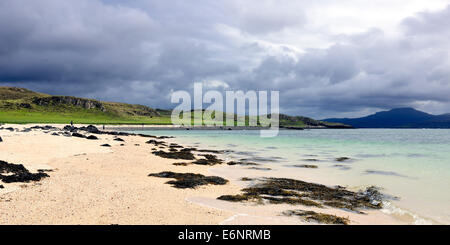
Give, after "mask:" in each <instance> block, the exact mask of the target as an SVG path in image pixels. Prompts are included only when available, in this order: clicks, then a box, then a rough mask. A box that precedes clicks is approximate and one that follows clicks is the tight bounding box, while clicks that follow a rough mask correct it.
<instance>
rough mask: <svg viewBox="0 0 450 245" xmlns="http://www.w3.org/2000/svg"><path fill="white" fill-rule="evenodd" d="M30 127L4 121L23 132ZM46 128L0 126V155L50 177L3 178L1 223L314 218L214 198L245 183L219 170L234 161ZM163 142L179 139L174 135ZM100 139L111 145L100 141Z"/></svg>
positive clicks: (367, 219)
mask: <svg viewBox="0 0 450 245" xmlns="http://www.w3.org/2000/svg"><path fill="white" fill-rule="evenodd" d="M35 125H36V124H33V125H12V124H8V125H2V127H4V128H6V127H13V128H17V129H19V130H22V129H24V128H27V127H31V126H35ZM40 126H42V125H40ZM52 126H54V127H59V128H62V127H63V126H64V125H52ZM76 126H77V127H79V126H80V125H76ZM99 129H101V127H99ZM45 131H46V130H32V131H30V132H16V131H5V130H1V131H0V136H1V137H2V138H3V142H1V143H0V149H1V150H0V160H3V161H7V162H10V163H14V164H23V165H24V166H25V167H26V168H27V169H29V170H30V171H32V172H35V171H37V170H38V169H51V170H53V171H52V172H48V174H49V175H50V177H48V178H44V179H42V180H41V181H38V182H30V183H11V184H4V183H2V185H3V186H4V187H5V188H3V189H0V207H1V208H0V210H2V211H1V212H0V222H1V223H2V224H314V223H307V222H303V221H301V220H299V219H297V218H295V217H284V216H283V217H282V216H280V215H279V213H280V212H282V211H283V210H286V209H293V208H298V207H297V205H296V207H293V205H286V204H281V205H273V204H270V205H254V204H242V203H230V202H226V201H221V200H217V197H218V196H221V195H234V194H237V193H240V190H241V189H242V188H243V187H245V183H242V182H241V181H239V180H238V179H236V178H237V177H236V178H234V177H233V176H226V175H225V174H223V171H222V173H221V170H222V169H226V168H230V167H233V169H234V171H235V172H236V173H239V166H227V165H215V166H208V165H194V164H191V165H188V166H174V165H173V163H174V162H179V160H175V159H167V158H161V157H159V156H156V155H154V154H151V149H152V148H154V146H151V145H148V144H146V143H145V142H146V141H148V140H149V138H146V137H142V136H137V135H129V136H125V135H123V136H120V138H122V139H123V140H124V142H120V141H115V140H114V138H115V137H116V136H114V135H107V134H100V135H97V136H98V138H99V139H98V140H87V139H85V138H76V137H64V136H61V135H59V136H56V135H51V131H48V133H45ZM86 135H90V134H89V133H87V134H86ZM158 141H159V139H158ZM163 141H166V142H173V143H176V142H177V140H176V138H174V139H164V140H163ZM105 143H107V144H110V145H111V147H102V146H101V145H102V144H105ZM121 144H124V145H123V146H121ZM137 144H138V145H137ZM18 149H21V150H20V151H18ZM199 154H200V153H198V152H197V153H196V156H198V155H199ZM162 171H173V172H177V173H196V174H202V175H205V176H211V175H215V176H219V177H223V178H225V179H227V180H229V181H230V182H228V183H227V184H225V185H202V186H198V187H196V188H195V189H189V188H188V189H177V188H174V187H172V186H171V185H168V184H166V182H167V181H168V179H165V178H155V177H149V176H148V174H150V173H158V172H162ZM248 173H249V172H248V171H245V174H247V175H248ZM301 208H302V209H305V210H316V211H320V212H323V213H329V214H337V215H340V216H345V217H348V218H349V219H350V221H351V222H350V224H404V223H405V222H403V221H400V220H397V219H394V218H393V217H392V216H389V215H386V214H384V213H382V212H381V211H379V210H369V211H368V212H366V214H364V215H363V214H357V213H354V212H348V211H344V210H340V209H336V208H328V207H327V208H326V209H320V210H319V209H317V208H310V207H303V206H301ZM277 214H278V215H277ZM274 217H275V218H274Z"/></svg>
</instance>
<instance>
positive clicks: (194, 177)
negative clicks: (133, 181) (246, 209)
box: [148, 171, 228, 189]
mask: <svg viewBox="0 0 450 245" xmlns="http://www.w3.org/2000/svg"><path fill="white" fill-rule="evenodd" d="M148 176H153V177H160V178H172V179H175V180H171V181H168V182H166V183H167V184H171V185H172V186H173V187H176V188H182V189H184V188H195V187H197V186H199V185H208V184H211V185H225V184H226V183H228V180H226V179H224V178H221V177H217V176H204V175H201V174H193V173H174V172H168V171H166V172H160V173H156V174H149V175H148Z"/></svg>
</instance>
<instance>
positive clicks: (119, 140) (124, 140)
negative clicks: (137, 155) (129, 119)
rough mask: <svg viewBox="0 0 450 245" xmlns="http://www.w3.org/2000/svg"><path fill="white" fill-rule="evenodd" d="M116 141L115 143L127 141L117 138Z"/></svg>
mask: <svg viewBox="0 0 450 245" xmlns="http://www.w3.org/2000/svg"><path fill="white" fill-rule="evenodd" d="M114 140H115V141H122V142H124V141H125V140H123V139H121V138H115V139H114Z"/></svg>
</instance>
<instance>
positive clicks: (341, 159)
mask: <svg viewBox="0 0 450 245" xmlns="http://www.w3.org/2000/svg"><path fill="white" fill-rule="evenodd" d="M335 160H336V161H338V162H345V161H348V160H350V157H338V158H336V159H335Z"/></svg>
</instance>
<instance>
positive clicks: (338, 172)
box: [139, 129, 450, 224]
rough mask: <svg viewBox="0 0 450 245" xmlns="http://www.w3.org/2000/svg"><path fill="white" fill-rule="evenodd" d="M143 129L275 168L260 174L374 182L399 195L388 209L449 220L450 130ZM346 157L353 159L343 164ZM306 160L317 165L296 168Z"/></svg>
mask: <svg viewBox="0 0 450 245" xmlns="http://www.w3.org/2000/svg"><path fill="white" fill-rule="evenodd" d="M139 133H146V134H152V135H170V136H175V137H176V141H178V142H180V143H183V144H184V145H187V146H196V147H199V148H207V149H220V150H224V149H226V150H230V152H229V153H226V154H225V157H226V158H227V160H236V159H247V160H249V161H253V162H258V163H260V164H262V166H258V167H264V168H267V167H268V168H271V169H272V170H269V171H262V170H261V171H259V172H264V173H261V175H264V176H277V177H279V176H282V177H289V178H298V179H302V180H305V181H312V182H318V183H323V184H327V185H341V186H346V187H348V188H349V189H354V190H358V189H361V188H364V187H367V186H370V185H375V186H378V187H381V188H383V189H382V191H383V192H384V193H386V194H389V195H391V196H395V197H398V199H395V198H393V199H392V200H389V202H388V203H387V205H386V208H385V209H384V210H383V211H384V212H386V213H394V214H396V215H408V216H411V217H412V221H411V222H412V223H416V224H430V223H434V224H440V223H443V224H450V192H449V191H448V188H449V187H450V151H449V148H450V130H449V129H352V130H348V129H342V130H340V129H315V130H314V129H313V130H303V131H297V130H282V131H280V133H279V135H278V136H277V137H274V138H261V137H259V131H252V130H248V131H215V130H214V131H193V130H189V131H140V132H139ZM339 157H349V158H350V160H347V161H342V162H340V161H336V158H339ZM299 164H308V165H317V166H318V168H298V167H294V166H293V165H299ZM222 171H226V170H222ZM230 171H231V170H230ZM249 171H250V170H249ZM252 171H253V172H252V175H255V173H254V172H255V170H252ZM249 173H250V172H249ZM223 174H225V175H226V174H227V173H226V172H224V173H223ZM228 174H230V175H231V174H232V173H231V172H230V173H228Z"/></svg>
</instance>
